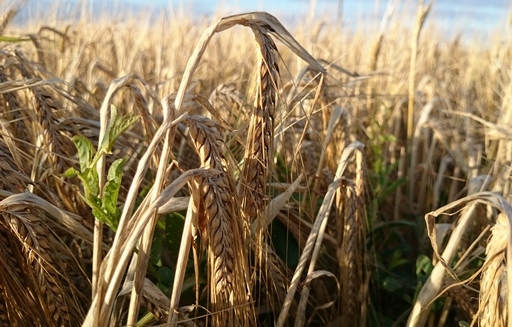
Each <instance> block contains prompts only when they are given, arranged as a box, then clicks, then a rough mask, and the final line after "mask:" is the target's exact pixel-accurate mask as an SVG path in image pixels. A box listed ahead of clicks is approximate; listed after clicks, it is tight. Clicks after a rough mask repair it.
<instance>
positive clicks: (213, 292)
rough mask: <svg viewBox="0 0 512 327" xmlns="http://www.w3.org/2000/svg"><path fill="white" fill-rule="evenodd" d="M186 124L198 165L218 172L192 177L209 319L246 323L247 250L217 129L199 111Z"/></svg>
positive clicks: (249, 312)
mask: <svg viewBox="0 0 512 327" xmlns="http://www.w3.org/2000/svg"><path fill="white" fill-rule="evenodd" d="M188 125H189V129H190V130H189V134H190V137H191V139H192V141H193V143H194V146H195V147H196V149H197V152H198V153H199V156H200V158H201V162H202V166H203V167H205V168H212V169H215V170H217V171H219V172H220V173H219V174H218V175H216V176H204V177H200V178H199V180H198V187H199V194H200V197H201V198H200V199H199V201H198V202H199V206H198V207H199V212H198V222H197V225H198V229H199V231H200V232H201V234H202V235H203V238H204V239H206V240H207V241H208V264H209V267H210V268H209V279H210V287H209V292H210V303H211V309H212V311H213V317H212V324H213V325H215V326H226V324H229V325H230V326H247V325H248V324H249V325H250V324H251V323H252V322H253V319H252V318H251V317H252V316H253V311H252V310H253V308H252V305H251V304H250V303H251V302H250V297H248V296H247V289H249V285H248V283H247V278H246V274H247V271H248V262H247V258H248V256H247V251H246V249H245V247H244V236H243V235H244V233H243V229H242V228H243V226H242V220H241V219H240V218H239V215H238V213H239V212H240V207H239V204H238V202H237V201H236V197H235V194H236V193H235V186H234V182H233V179H232V177H231V175H230V174H229V173H228V171H229V170H228V167H227V164H226V160H225V159H224V156H223V154H222V152H221V151H220V149H221V142H222V140H221V137H220V133H219V131H218V129H217V126H216V124H215V123H214V122H213V121H212V120H210V119H208V118H205V117H200V116H191V117H189V118H188Z"/></svg>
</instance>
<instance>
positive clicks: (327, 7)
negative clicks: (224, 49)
mask: <svg viewBox="0 0 512 327" xmlns="http://www.w3.org/2000/svg"><path fill="white" fill-rule="evenodd" d="M0 1H7V2H9V1H13V0H0ZM82 1H84V0H30V2H29V6H28V7H29V8H28V9H27V10H26V12H30V14H29V15H28V17H32V16H37V14H39V15H40V16H42V17H44V13H42V12H41V11H44V10H45V9H46V10H51V9H49V8H50V7H55V6H56V4H57V3H58V4H59V6H58V7H59V8H68V9H67V10H68V11H69V12H75V14H76V7H77V6H76V4H77V3H81V2H82ZM88 1H91V2H92V3H94V6H95V8H96V10H97V11H98V12H103V13H104V12H105V11H112V9H111V8H116V9H117V10H121V11H122V12H125V11H126V9H128V10H132V11H138V10H141V9H142V10H148V9H152V10H155V12H159V11H160V10H167V11H169V12H171V14H172V13H175V14H180V13H183V14H185V15H187V16H190V14H191V13H193V14H194V15H195V16H204V15H211V14H213V13H218V14H223V15H228V14H234V13H240V12H247V11H256V10H264V11H268V12H270V13H271V14H273V15H275V16H276V17H278V18H279V19H281V20H282V21H283V22H284V23H286V24H299V23H300V22H303V18H304V17H305V16H307V13H308V11H309V10H308V9H309V8H310V6H311V4H312V3H316V8H315V17H316V18H317V19H319V18H323V19H330V20H333V21H335V22H340V21H341V23H342V24H343V26H344V27H346V28H348V29H355V28H357V27H360V26H361V25H364V26H378V25H379V23H380V20H381V19H382V16H383V13H384V11H385V9H386V5H387V3H388V1H385V0H316V1H312V0H252V1H249V0H88ZM425 1H426V2H428V0H425ZM398 3H400V7H401V11H402V13H401V16H398V17H400V19H401V20H402V22H403V23H404V24H409V23H412V22H410V21H408V19H409V20H411V19H410V18H408V17H414V11H415V8H416V3H417V1H415V0H399V1H398ZM98 7H101V9H98ZM106 7H107V8H109V9H107V10H105V9H104V8H106ZM510 11H511V4H510V0H436V1H435V2H434V5H433V9H432V12H431V14H430V17H429V19H428V20H427V26H426V28H434V27H435V28H436V29H437V30H441V31H442V32H443V33H445V34H447V35H452V36H453V35H454V34H457V33H459V32H462V31H463V32H464V36H467V35H475V34H479V35H480V37H482V36H483V37H485V36H486V35H488V34H491V33H493V32H494V31H495V30H498V31H505V26H506V23H507V15H508V14H509V13H510ZM404 13H405V14H404ZM340 17H342V18H343V19H342V20H340V19H339V18H340ZM403 17H404V18H403ZM432 21H435V24H436V25H435V26H433V23H431V26H429V23H430V22H432ZM509 30H510V28H509Z"/></svg>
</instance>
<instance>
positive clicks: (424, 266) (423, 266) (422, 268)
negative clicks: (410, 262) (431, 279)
mask: <svg viewBox="0 0 512 327" xmlns="http://www.w3.org/2000/svg"><path fill="white" fill-rule="evenodd" d="M432 269H434V266H433V265H432V261H431V260H430V258H429V257H427V256H426V255H423V254H422V255H419V256H418V259H417V260H416V276H417V277H418V280H420V281H422V282H425V281H426V280H427V278H428V276H429V275H430V273H431V272H432Z"/></svg>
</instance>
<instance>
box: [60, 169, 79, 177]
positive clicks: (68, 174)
mask: <svg viewBox="0 0 512 327" xmlns="http://www.w3.org/2000/svg"><path fill="white" fill-rule="evenodd" d="M78 173H79V171H78V170H76V169H75V168H73V167H70V168H68V169H67V170H66V171H65V172H64V177H67V178H72V177H75V176H76V175H78Z"/></svg>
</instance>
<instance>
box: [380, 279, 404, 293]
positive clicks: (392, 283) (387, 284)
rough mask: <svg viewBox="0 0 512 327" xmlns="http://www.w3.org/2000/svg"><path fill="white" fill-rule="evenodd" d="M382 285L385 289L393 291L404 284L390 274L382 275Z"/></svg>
mask: <svg viewBox="0 0 512 327" xmlns="http://www.w3.org/2000/svg"><path fill="white" fill-rule="evenodd" d="M382 287H383V288H384V289H385V290H386V291H388V292H390V293H393V292H394V291H396V290H399V289H403V287H404V286H403V285H402V283H400V282H399V281H398V280H397V279H396V278H393V277H391V276H386V277H384V280H383V281H382Z"/></svg>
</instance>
